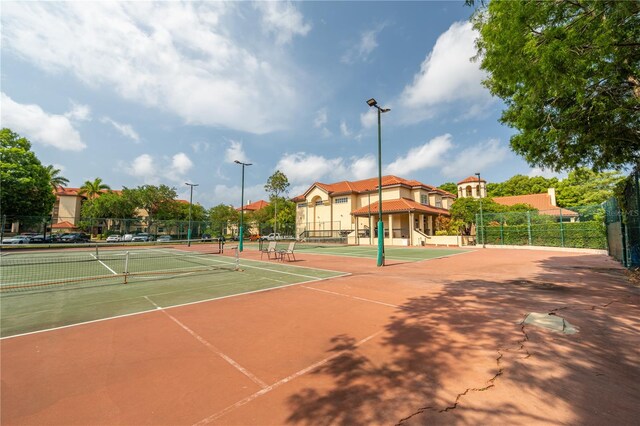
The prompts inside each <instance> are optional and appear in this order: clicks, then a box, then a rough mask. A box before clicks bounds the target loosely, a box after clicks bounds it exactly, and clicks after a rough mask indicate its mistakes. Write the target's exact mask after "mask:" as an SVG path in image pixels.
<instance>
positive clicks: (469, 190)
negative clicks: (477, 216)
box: [467, 185, 473, 197]
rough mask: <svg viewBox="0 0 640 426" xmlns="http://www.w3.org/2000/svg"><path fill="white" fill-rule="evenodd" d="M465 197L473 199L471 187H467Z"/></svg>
mask: <svg viewBox="0 0 640 426" xmlns="http://www.w3.org/2000/svg"><path fill="white" fill-rule="evenodd" d="M467 197H473V192H472V190H471V185H467Z"/></svg>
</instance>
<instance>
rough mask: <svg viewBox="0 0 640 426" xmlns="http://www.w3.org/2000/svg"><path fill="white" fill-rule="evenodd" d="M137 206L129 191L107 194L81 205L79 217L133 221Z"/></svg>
mask: <svg viewBox="0 0 640 426" xmlns="http://www.w3.org/2000/svg"><path fill="white" fill-rule="evenodd" d="M137 207H138V206H137V205H136V202H135V199H134V198H133V196H132V194H131V190H130V189H125V190H123V191H122V194H118V193H115V192H107V193H105V194H102V195H101V196H100V197H95V198H92V199H89V200H87V201H85V202H84V203H82V210H81V216H82V217H83V218H119V219H133V218H135V217H136V209H137Z"/></svg>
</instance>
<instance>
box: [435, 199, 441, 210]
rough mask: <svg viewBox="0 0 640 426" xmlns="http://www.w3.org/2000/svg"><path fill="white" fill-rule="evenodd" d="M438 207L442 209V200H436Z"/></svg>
mask: <svg viewBox="0 0 640 426" xmlns="http://www.w3.org/2000/svg"><path fill="white" fill-rule="evenodd" d="M436 207H440V208H442V199H439V200H436Z"/></svg>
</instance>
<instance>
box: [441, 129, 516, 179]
mask: <svg viewBox="0 0 640 426" xmlns="http://www.w3.org/2000/svg"><path fill="white" fill-rule="evenodd" d="M508 153H509V150H508V149H507V147H506V146H503V145H502V144H501V143H500V141H499V140H497V139H490V140H488V141H486V142H481V143H479V144H477V145H475V146H472V147H469V148H466V149H464V150H462V151H460V152H456V153H455V157H453V159H450V160H449V161H447V162H446V163H445V165H444V167H442V173H443V174H444V175H446V176H449V177H453V178H461V177H466V176H468V175H469V174H470V168H473V171H482V170H487V169H489V168H490V167H491V166H493V165H495V164H498V163H500V162H501V161H502V160H504V159H505V157H506V156H507V154H508Z"/></svg>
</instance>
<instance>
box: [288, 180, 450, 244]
mask: <svg viewBox="0 0 640 426" xmlns="http://www.w3.org/2000/svg"><path fill="white" fill-rule="evenodd" d="M455 198H456V197H455V195H453V194H451V193H449V192H447V191H443V190H441V189H438V188H436V187H433V186H431V185H426V184H424V183H421V182H418V181H416V180H407V179H403V178H400V177H397V176H383V177H382V221H383V224H384V230H385V235H384V241H385V244H388V245H411V246H413V245H422V244H424V243H425V241H426V240H427V239H429V237H430V236H431V235H434V234H435V230H436V229H435V227H436V218H437V217H438V216H446V217H448V216H449V208H450V207H451V204H453V201H454V200H455ZM293 201H294V202H295V203H296V235H297V236H298V238H301V239H339V238H344V237H346V238H347V239H348V242H349V243H350V244H370V245H375V244H377V241H378V235H377V223H378V178H370V179H365V180H359V181H354V182H351V181H342V182H336V183H331V184H325V183H320V182H316V183H314V184H313V185H311V187H310V188H309V189H308V190H307V191H306V192H305V193H304V194H302V195H299V196H297V197H295V198H293Z"/></svg>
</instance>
